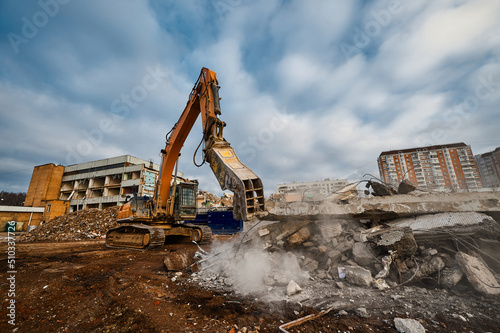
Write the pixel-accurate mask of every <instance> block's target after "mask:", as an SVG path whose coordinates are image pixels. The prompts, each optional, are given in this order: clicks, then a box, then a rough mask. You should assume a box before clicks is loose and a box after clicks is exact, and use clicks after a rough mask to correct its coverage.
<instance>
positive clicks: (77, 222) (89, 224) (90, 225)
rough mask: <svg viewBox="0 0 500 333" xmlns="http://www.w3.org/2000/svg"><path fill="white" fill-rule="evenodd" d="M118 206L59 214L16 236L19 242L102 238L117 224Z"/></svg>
mask: <svg viewBox="0 0 500 333" xmlns="http://www.w3.org/2000/svg"><path fill="white" fill-rule="evenodd" d="M117 213H118V207H117V206H115V207H110V208H106V209H97V208H90V209H84V210H79V211H77V212H73V213H69V214H66V215H61V216H58V217H55V218H53V219H52V220H49V221H47V222H45V223H43V224H41V225H40V226H38V227H37V228H36V229H33V230H32V231H30V232H29V233H24V234H22V235H20V236H19V237H18V239H17V240H18V241H20V242H37V241H70V240H88V239H94V238H103V237H105V236H106V232H107V231H108V230H109V229H111V228H114V227H116V226H118V224H117V223H116V216H117Z"/></svg>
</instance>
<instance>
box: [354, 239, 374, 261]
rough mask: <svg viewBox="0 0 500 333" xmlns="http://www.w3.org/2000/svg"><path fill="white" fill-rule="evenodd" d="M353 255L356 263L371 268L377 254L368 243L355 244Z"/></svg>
mask: <svg viewBox="0 0 500 333" xmlns="http://www.w3.org/2000/svg"><path fill="white" fill-rule="evenodd" d="M352 255H353V257H354V261H355V262H356V263H357V264H358V265H360V266H369V265H372V264H373V262H374V261H375V253H374V251H373V249H372V248H371V247H370V245H369V244H367V243H354V246H353V247H352Z"/></svg>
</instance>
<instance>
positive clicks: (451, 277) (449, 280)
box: [440, 266, 464, 288]
mask: <svg viewBox="0 0 500 333" xmlns="http://www.w3.org/2000/svg"><path fill="white" fill-rule="evenodd" d="M463 277H464V273H463V272H462V270H461V269H460V267H458V266H453V267H446V268H445V269H443V270H442V271H441V281H440V283H441V285H442V286H443V287H445V288H453V287H455V286H456V285H457V283H459V282H460V280H462V278H463Z"/></svg>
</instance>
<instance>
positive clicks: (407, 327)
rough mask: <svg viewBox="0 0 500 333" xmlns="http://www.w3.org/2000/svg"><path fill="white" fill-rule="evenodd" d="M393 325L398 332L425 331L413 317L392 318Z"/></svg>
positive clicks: (419, 332)
mask: <svg viewBox="0 0 500 333" xmlns="http://www.w3.org/2000/svg"><path fill="white" fill-rule="evenodd" d="M394 326H395V327H396V329H397V330H398V332H400V333H425V328H424V327H423V326H422V324H420V323H419V322H418V321H416V320H414V319H403V318H394Z"/></svg>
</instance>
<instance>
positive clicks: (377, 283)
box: [373, 279, 391, 290]
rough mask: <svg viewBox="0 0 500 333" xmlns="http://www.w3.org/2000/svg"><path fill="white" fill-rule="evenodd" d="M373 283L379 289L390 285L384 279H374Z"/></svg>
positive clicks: (384, 288)
mask: <svg viewBox="0 0 500 333" xmlns="http://www.w3.org/2000/svg"><path fill="white" fill-rule="evenodd" d="M373 285H374V286H375V287H377V288H378V289H379V290H387V289H389V288H391V286H390V285H389V284H388V283H387V282H386V281H385V280H384V279H374V280H373Z"/></svg>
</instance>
